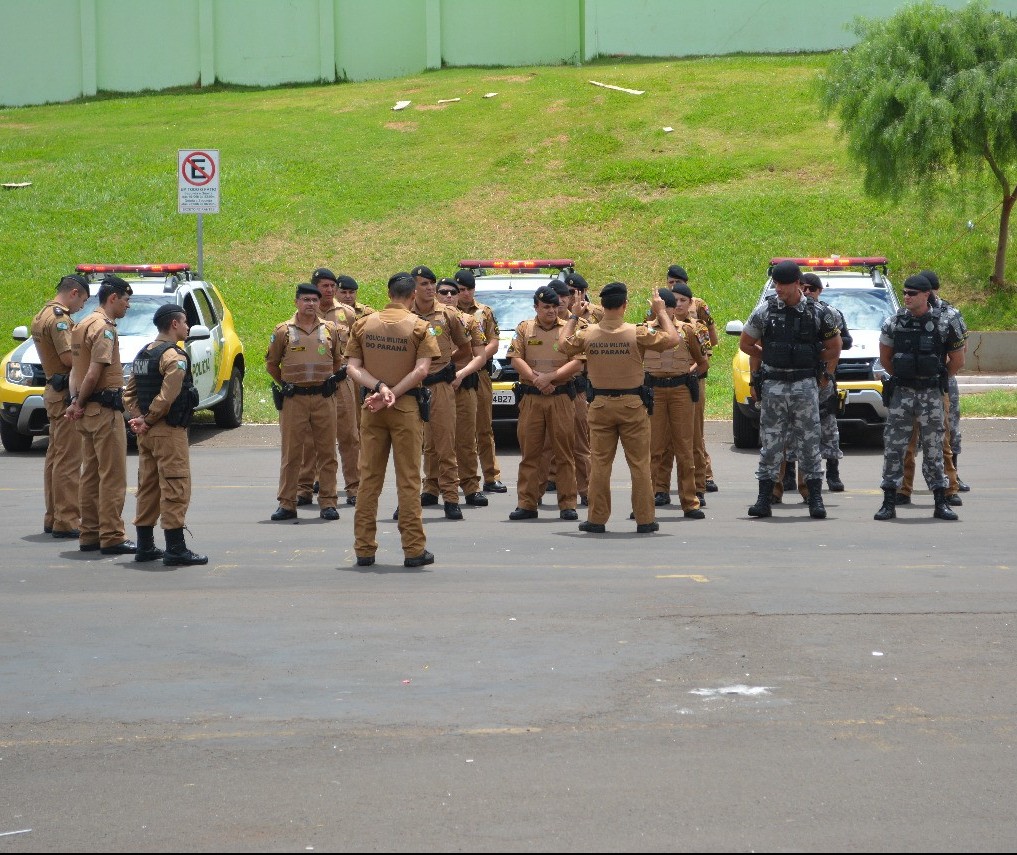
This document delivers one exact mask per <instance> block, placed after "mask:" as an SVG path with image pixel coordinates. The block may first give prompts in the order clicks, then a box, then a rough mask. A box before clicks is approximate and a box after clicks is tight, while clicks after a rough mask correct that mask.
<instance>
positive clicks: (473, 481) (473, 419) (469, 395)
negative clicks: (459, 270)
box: [437, 278, 487, 507]
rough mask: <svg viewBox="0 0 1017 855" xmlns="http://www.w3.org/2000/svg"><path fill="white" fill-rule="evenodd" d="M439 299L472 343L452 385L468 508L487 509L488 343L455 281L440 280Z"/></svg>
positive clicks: (461, 353) (458, 356)
mask: <svg viewBox="0 0 1017 855" xmlns="http://www.w3.org/2000/svg"><path fill="white" fill-rule="evenodd" d="M437 297H438V302H440V303H443V304H444V305H446V306H449V307H451V308H453V309H455V310H456V311H457V312H459V317H460V318H461V319H462V322H463V326H464V327H465V328H466V334H467V335H468V336H469V339H470V343H469V345H468V346H466V347H460V348H459V349H458V350H456V352H455V355H454V357H453V360H452V361H453V362H454V363H455V366H456V379H455V380H453V381H452V386H453V387H454V388H455V392H456V470H457V472H458V474H459V486H460V488H461V489H462V491H463V495H464V497H465V501H466V504H467V505H473V506H476V507H487V496H485V495H484V494H483V493H482V492H481V491H480V470H479V468H478V466H477V463H478V460H479V457H478V454H477V406H478V401H477V389H478V387H479V385H480V379H479V376H478V375H479V372H480V368H482V367H483V364H484V363H485V362H486V361H487V350H486V347H485V344H486V341H485V339H484V334H483V333H482V332H481V330H480V324H479V323H478V322H477V319H476V318H475V317H474V316H473V315H472V314H468V313H466V312H464V311H462V310H461V309H460V308H459V286H458V285H457V284H456V281H455V280H454V279H448V278H446V279H441V280H439V282H438V287H437ZM478 362H479V365H478ZM468 365H477V367H476V368H475V370H473V371H472V372H471V373H463V372H465V371H466V369H467V366H468Z"/></svg>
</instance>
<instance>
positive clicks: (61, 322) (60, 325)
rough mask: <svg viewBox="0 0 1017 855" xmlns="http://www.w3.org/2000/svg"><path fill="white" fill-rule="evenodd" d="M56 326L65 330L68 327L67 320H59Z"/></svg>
mask: <svg viewBox="0 0 1017 855" xmlns="http://www.w3.org/2000/svg"><path fill="white" fill-rule="evenodd" d="M56 328H57V329H58V330H65V329H67V323H66V322H65V321H57V325H56Z"/></svg>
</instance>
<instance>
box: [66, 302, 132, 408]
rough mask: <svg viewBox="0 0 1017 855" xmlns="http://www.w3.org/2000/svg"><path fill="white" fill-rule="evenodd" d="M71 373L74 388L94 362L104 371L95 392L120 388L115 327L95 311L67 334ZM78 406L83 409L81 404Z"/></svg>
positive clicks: (119, 367)
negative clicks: (69, 339) (69, 334)
mask: <svg viewBox="0 0 1017 855" xmlns="http://www.w3.org/2000/svg"><path fill="white" fill-rule="evenodd" d="M71 359H72V361H73V364H72V367H71V371H72V372H73V373H74V376H75V379H76V381H77V384H76V386H75V388H77V387H78V386H80V385H81V381H82V379H83V378H84V376H85V374H86V373H87V371H88V366H89V365H90V364H91V363H93V362H98V363H100V364H102V365H105V366H106V367H105V368H104V369H103V371H102V374H101V375H100V377H99V381H98V382H97V383H96V384H95V390H94V391H95V392H102V391H104V390H106V389H119V388H121V387H122V386H123V385H124V366H123V365H122V364H121V363H120V337H119V336H118V335H117V325H116V323H115V322H114V321H113V320H112V319H111V318H110V317H109V316H108V315H107V314H106V312H104V311H103V309H102V307H101V306H100V307H98V308H97V309H96V310H95V311H94V312H92V314H90V315H89V316H88V317H87V318H85V319H84V320H82V322H81V323H80V324H77V325H76V326H75V327H74V329H73V330H72V332H71ZM80 403H81V406H84V405H85V402H84V401H81V402H80Z"/></svg>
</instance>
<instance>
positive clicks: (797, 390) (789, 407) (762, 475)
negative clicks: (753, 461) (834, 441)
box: [756, 377, 823, 481]
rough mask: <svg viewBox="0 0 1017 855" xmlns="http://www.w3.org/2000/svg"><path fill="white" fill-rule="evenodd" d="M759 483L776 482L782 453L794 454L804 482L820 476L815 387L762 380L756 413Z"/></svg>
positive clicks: (806, 383)
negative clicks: (758, 408)
mask: <svg viewBox="0 0 1017 855" xmlns="http://www.w3.org/2000/svg"><path fill="white" fill-rule="evenodd" d="M759 442H760V446H761V448H760V451H759V467H758V468H757V469H756V478H758V479H759V480H760V481H767V480H769V481H778V480H779V479H780V467H781V463H783V461H784V451H785V449H787V451H788V454H789V455H791V454H793V455H794V458H793V459H795V460H797V461H798V465H799V468H800V470H801V472H802V474H803V476H804V478H805V480H806V481H809V480H812V479H814V478H822V477H823V468H822V467H823V463H822V458H820V456H819V443H820V424H819V384H818V383H817V382H816V380H815V378H814V377H806V378H805V379H804V380H764V381H763V399H762V404H761V407H760V411H759Z"/></svg>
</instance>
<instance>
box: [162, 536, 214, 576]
mask: <svg viewBox="0 0 1017 855" xmlns="http://www.w3.org/2000/svg"><path fill="white" fill-rule="evenodd" d="M162 563H163V564H165V565H166V566H167V567H177V566H184V567H189V566H190V565H192V564H208V556H207V555H198V553H196V552H191V550H189V549H188V548H187V544H186V543H185V542H184V530H183V529H182V528H168V529H166V554H165V555H163V557H162Z"/></svg>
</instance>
